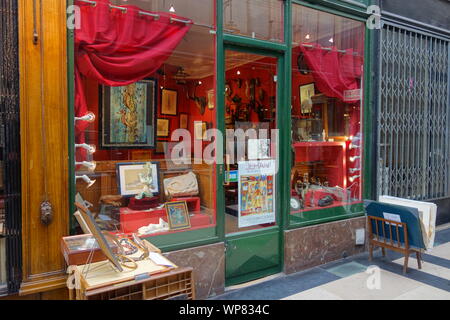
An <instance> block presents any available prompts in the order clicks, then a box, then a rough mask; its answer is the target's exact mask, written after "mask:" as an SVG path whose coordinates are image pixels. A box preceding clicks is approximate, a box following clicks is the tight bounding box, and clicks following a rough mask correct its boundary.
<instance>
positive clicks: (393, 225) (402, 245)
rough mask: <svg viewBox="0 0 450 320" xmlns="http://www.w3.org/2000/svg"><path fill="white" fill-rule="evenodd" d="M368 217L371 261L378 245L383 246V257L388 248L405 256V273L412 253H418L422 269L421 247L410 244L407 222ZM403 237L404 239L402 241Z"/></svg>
mask: <svg viewBox="0 0 450 320" xmlns="http://www.w3.org/2000/svg"><path fill="white" fill-rule="evenodd" d="M367 218H368V220H367V222H368V230H369V261H372V259H373V248H374V247H375V246H378V247H381V250H382V253H383V257H384V256H386V251H385V250H386V249H390V250H393V251H396V252H400V253H402V254H403V255H404V256H405V262H404V264H403V274H406V271H407V269H408V259H409V256H410V254H411V253H415V254H416V257H417V264H418V266H419V269H422V262H421V260H422V257H421V249H420V248H417V247H411V246H410V244H409V241H408V226H407V224H406V223H404V222H397V221H393V220H387V219H384V218H380V217H375V216H370V215H369V216H367ZM373 226H375V230H373V229H374V228H373ZM401 230H403V232H401ZM401 233H403V234H401ZM402 237H403V241H401V238H402Z"/></svg>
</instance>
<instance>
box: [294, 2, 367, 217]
mask: <svg viewBox="0 0 450 320" xmlns="http://www.w3.org/2000/svg"><path fill="white" fill-rule="evenodd" d="M293 17H294V21H293V23H294V25H301V27H299V28H294V34H293V38H294V46H293V55H292V109H291V110H292V111H291V114H292V169H291V213H292V214H296V213H299V214H300V213H302V212H305V211H312V210H318V209H322V208H327V207H335V206H345V205H347V204H352V203H356V202H361V190H362V186H361V173H362V168H361V163H362V162H361V157H362V147H363V146H362V141H363V137H362V135H361V132H362V126H361V114H362V112H361V111H362V102H363V96H362V91H361V88H362V81H363V72H362V71H363V57H364V41H363V39H364V37H363V36H362V35H363V34H364V25H363V24H361V23H358V22H355V21H351V20H349V19H347V18H344V17H339V18H338V17H335V16H333V15H331V14H328V13H324V12H319V11H317V10H314V9H310V8H305V7H301V6H295V7H294V15H293ZM314 25H318V26H320V27H317V28H316V27H315V26H314Z"/></svg>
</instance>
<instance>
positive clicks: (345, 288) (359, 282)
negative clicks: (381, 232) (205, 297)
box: [214, 228, 450, 300]
mask: <svg viewBox="0 0 450 320" xmlns="http://www.w3.org/2000/svg"><path fill="white" fill-rule="evenodd" d="M422 258H423V263H422V269H421V270H419V269H418V268H417V261H416V259H415V256H413V255H411V257H410V259H409V265H408V273H407V274H406V275H403V273H402V266H403V256H401V255H400V254H397V253H395V252H392V251H389V250H386V257H382V255H381V250H378V251H376V253H375V254H374V259H373V260H372V261H371V262H369V261H368V254H367V253H364V254H361V255H358V256H354V257H349V258H347V259H343V260H340V261H337V262H333V263H329V264H326V265H322V266H319V267H316V268H313V269H310V270H307V271H303V272H299V273H296V274H292V275H279V276H278V277H275V278H273V279H270V280H267V281H264V282H260V283H257V284H254V285H250V286H247V287H244V288H240V289H234V290H230V291H228V292H226V293H225V294H223V295H221V296H218V297H215V298H214V299H220V300H279V299H283V300H284V299H286V300H311V299H313V300H355V299H357V300H378V299H382V300H394V299H420V300H427V299H439V300H441V299H444V300H450V228H447V229H444V230H441V231H438V232H437V233H436V239H435V246H434V248H433V249H432V250H430V251H427V252H426V253H425V254H423V255H422ZM370 266H377V267H379V269H378V270H379V273H378V275H379V278H378V279H379V288H376V287H374V285H376V284H377V283H376V282H373V280H374V279H376V278H374V275H375V274H374V273H366V271H367V270H368V267H370ZM369 270H373V269H372V268H371V269H369ZM368 283H369V286H368ZM370 286H372V287H373V288H372V289H369V287H370Z"/></svg>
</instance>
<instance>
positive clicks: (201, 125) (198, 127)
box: [194, 121, 206, 140]
mask: <svg viewBox="0 0 450 320" xmlns="http://www.w3.org/2000/svg"><path fill="white" fill-rule="evenodd" d="M194 137H195V140H203V139H205V138H206V122H203V121H195V122H194Z"/></svg>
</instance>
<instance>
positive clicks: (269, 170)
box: [238, 160, 276, 228]
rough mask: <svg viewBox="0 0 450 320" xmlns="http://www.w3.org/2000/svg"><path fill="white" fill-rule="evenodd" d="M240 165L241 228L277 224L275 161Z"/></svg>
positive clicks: (241, 163) (249, 162)
mask: <svg viewBox="0 0 450 320" xmlns="http://www.w3.org/2000/svg"><path fill="white" fill-rule="evenodd" d="M238 165H239V183H238V188H239V190H238V192H239V217H238V218H239V220H238V226H239V228H244V227H250V226H254V225H259V224H266V223H273V222H275V176H276V164H275V160H259V161H241V162H239V164H238Z"/></svg>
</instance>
